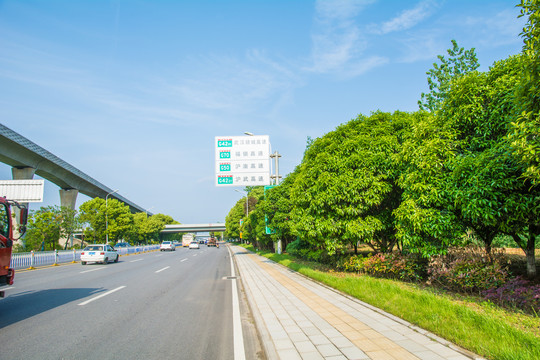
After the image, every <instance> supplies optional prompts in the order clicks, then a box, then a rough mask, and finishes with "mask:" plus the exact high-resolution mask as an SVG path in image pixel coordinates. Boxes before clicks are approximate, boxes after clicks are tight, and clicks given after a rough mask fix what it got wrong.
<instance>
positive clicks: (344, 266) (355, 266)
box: [337, 253, 424, 281]
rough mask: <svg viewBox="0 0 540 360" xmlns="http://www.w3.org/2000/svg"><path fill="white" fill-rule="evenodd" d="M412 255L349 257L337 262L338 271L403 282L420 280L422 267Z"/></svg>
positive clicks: (393, 254)
mask: <svg viewBox="0 0 540 360" xmlns="http://www.w3.org/2000/svg"><path fill="white" fill-rule="evenodd" d="M418 260H419V259H418V258H417V257H415V256H413V255H404V254H400V253H390V254H376V255H373V256H371V255H368V256H367V257H361V256H351V257H349V258H346V259H342V260H341V261H339V262H338V264H337V267H338V269H339V270H343V271H349V272H358V273H365V274H369V275H373V276H378V277H385V278H391V279H399V280H404V281H413V280H421V279H422V277H423V276H422V274H423V273H424V266H422V264H421V263H420V262H419V261H418Z"/></svg>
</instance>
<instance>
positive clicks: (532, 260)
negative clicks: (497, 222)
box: [512, 227, 536, 279]
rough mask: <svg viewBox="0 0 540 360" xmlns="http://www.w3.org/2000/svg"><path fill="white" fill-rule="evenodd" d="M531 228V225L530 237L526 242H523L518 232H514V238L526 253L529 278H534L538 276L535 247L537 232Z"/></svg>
mask: <svg viewBox="0 0 540 360" xmlns="http://www.w3.org/2000/svg"><path fill="white" fill-rule="evenodd" d="M530 230H532V229H530V227H529V237H528V240H527V243H526V244H524V243H523V241H522V239H521V237H520V236H519V235H517V234H512V238H513V239H514V241H515V242H516V243H517V244H518V246H519V247H520V248H521V250H523V252H524V253H525V256H526V259H527V278H529V279H534V278H536V257H535V248H534V246H535V239H536V234H535V233H534V232H533V231H530Z"/></svg>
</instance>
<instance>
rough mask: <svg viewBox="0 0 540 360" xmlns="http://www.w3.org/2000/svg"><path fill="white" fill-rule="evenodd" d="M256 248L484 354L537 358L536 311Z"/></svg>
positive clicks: (539, 351) (539, 354)
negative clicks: (519, 310) (340, 270)
mask: <svg viewBox="0 0 540 360" xmlns="http://www.w3.org/2000/svg"><path fill="white" fill-rule="evenodd" d="M242 246H244V247H246V248H247V249H248V250H251V251H255V249H254V248H253V247H252V246H246V245H242ZM258 253H259V254H260V255H263V256H265V257H267V258H269V259H271V260H273V261H276V262H278V263H280V264H282V265H284V266H287V267H289V268H291V269H293V270H295V271H298V272H299V273H301V274H303V275H306V276H308V277H310V278H312V279H314V280H317V281H320V282H321V283H324V284H326V285H328V286H331V287H333V288H335V289H338V290H340V291H342V292H344V293H347V294H349V295H351V296H353V297H355V298H357V299H359V300H362V301H364V302H366V303H368V304H371V305H373V306H375V307H378V308H380V309H382V310H384V311H387V312H389V313H391V314H393V315H396V316H398V317H400V318H402V319H404V320H406V321H408V322H410V323H412V324H415V325H417V326H419V327H421V328H424V329H426V330H429V331H431V332H432V333H434V334H436V335H438V336H440V337H442V338H445V339H447V340H449V341H451V342H453V343H454V344H456V345H458V346H461V347H463V348H465V349H468V350H470V351H472V352H474V353H476V354H478V355H481V356H483V357H486V358H488V359H508V360H510V359H511V360H517V359H530V360H533V359H534V360H538V359H540V336H539V334H540V319H539V318H538V317H533V316H529V315H525V314H521V313H515V312H511V311H508V310H505V309H501V308H499V307H497V306H494V305H492V304H490V303H487V302H479V301H474V300H471V299H467V298H459V297H456V296H452V295H449V294H445V293H437V292H435V291H434V290H432V289H426V288H422V287H420V286H418V285H415V284H409V283H403V282H399V281H394V280H388V279H379V278H373V277H370V276H364V275H361V276H360V275H355V274H344V273H338V272H334V271H332V270H331V269H328V268H325V267H324V266H322V265H320V264H317V263H313V262H307V261H303V260H299V259H296V258H294V257H293V256H290V255H286V254H282V255H278V254H274V253H270V252H264V251H260V252H258Z"/></svg>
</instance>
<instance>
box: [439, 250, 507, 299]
mask: <svg viewBox="0 0 540 360" xmlns="http://www.w3.org/2000/svg"><path fill="white" fill-rule="evenodd" d="M428 274H429V278H428V282H429V283H431V284H433V285H437V286H440V287H443V288H445V289H448V290H452V291H456V292H464V293H471V294H472V293H477V294H478V293H480V292H482V291H485V290H488V289H491V288H494V287H499V286H502V285H503V284H504V283H506V282H507V281H508V279H509V276H510V274H509V272H508V264H507V261H506V260H505V258H504V256H503V252H497V251H493V252H492V254H491V255H488V254H486V253H485V252H484V251H483V249H481V248H457V249H451V250H449V251H448V253H447V254H446V255H439V256H434V257H432V258H431V259H430V261H429V266H428Z"/></svg>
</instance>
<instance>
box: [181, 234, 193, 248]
mask: <svg viewBox="0 0 540 360" xmlns="http://www.w3.org/2000/svg"><path fill="white" fill-rule="evenodd" d="M194 239H195V236H193V234H184V235H182V247H188V246H189V244H191V242H192V241H193V240H194Z"/></svg>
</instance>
